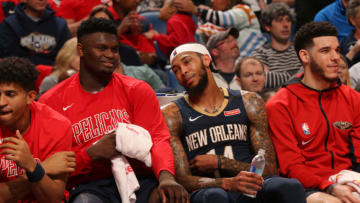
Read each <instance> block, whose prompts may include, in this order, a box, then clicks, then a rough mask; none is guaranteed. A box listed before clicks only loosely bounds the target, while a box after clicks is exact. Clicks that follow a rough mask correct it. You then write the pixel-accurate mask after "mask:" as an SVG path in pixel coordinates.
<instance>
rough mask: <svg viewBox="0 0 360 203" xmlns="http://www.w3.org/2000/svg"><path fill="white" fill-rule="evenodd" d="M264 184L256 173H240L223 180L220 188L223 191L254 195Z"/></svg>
mask: <svg viewBox="0 0 360 203" xmlns="http://www.w3.org/2000/svg"><path fill="white" fill-rule="evenodd" d="M263 184H264V179H263V178H262V177H261V176H259V175H258V174H256V173H251V172H247V171H241V172H240V173H238V175H236V176H235V177H232V178H224V179H223V183H222V188H223V189H224V190H228V191H232V192H236V193H245V194H250V195H256V192H257V191H259V190H261V188H262V185H263Z"/></svg>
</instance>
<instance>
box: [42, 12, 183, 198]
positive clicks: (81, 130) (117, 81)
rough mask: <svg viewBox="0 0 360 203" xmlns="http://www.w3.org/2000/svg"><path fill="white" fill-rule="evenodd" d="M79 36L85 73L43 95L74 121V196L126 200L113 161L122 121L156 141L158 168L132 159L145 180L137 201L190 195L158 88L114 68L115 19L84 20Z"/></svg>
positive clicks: (71, 185)
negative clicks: (178, 173)
mask: <svg viewBox="0 0 360 203" xmlns="http://www.w3.org/2000/svg"><path fill="white" fill-rule="evenodd" d="M77 35H78V51H79V54H80V71H79V73H77V74H75V75H73V76H72V77H70V78H68V79H67V80H65V81H63V82H62V83H61V84H59V85H57V86H55V87H54V88H52V89H51V90H49V91H48V92H46V93H45V94H44V95H43V96H42V97H41V98H40V101H41V102H44V103H46V104H48V105H49V106H51V107H53V108H54V109H55V110H57V111H58V112H61V113H62V114H63V115H65V116H66V117H68V118H69V119H70V120H71V123H72V129H73V137H74V141H73V150H74V151H75V153H76V161H77V164H78V166H77V168H76V171H75V172H74V173H72V174H70V178H69V185H68V188H72V190H71V191H70V201H74V202H82V201H85V200H88V199H89V200H90V201H99V202H101V201H102V202H110V201H111V202H121V198H120V195H119V193H118V192H117V187H116V183H115V181H114V178H113V175H112V172H111V162H110V160H111V159H112V158H113V157H114V156H116V155H118V154H119V152H117V151H116V149H115V133H108V132H109V131H111V130H113V129H115V127H116V125H117V123H118V122H121V123H131V124H134V125H138V126H141V127H143V128H145V129H146V130H147V131H149V133H150V135H151V138H152V142H153V145H152V148H151V151H150V152H151V157H152V168H149V167H146V166H145V164H144V163H142V162H140V161H137V160H135V159H130V158H128V160H129V163H130V164H131V166H132V168H133V169H134V172H135V174H136V176H137V178H138V179H139V184H140V189H139V190H138V191H137V192H136V196H137V197H136V198H137V201H138V202H158V201H160V199H162V200H163V201H166V200H168V201H170V202H174V201H186V200H188V194H187V192H186V191H185V190H184V189H183V187H182V186H181V185H180V184H178V183H176V181H175V179H174V177H173V175H174V158H173V155H172V152H171V148H170V144H169V137H170V135H169V130H168V129H167V127H166V124H165V121H164V119H163V117H162V115H161V111H160V107H159V103H158V101H157V99H156V96H155V93H154V92H153V90H152V89H151V87H150V86H149V85H148V84H146V83H145V82H143V81H140V80H137V79H134V78H130V77H127V76H124V75H120V74H117V73H114V70H115V69H116V68H117V67H118V63H119V52H118V45H119V42H118V38H117V30H116V27H115V25H114V23H113V22H112V21H110V20H106V19H103V18H91V19H89V20H87V21H84V22H83V23H82V24H81V25H80V27H79V30H78V32H77ZM144 99H145V100H146V101H145V100H144ZM125 198H126V197H125Z"/></svg>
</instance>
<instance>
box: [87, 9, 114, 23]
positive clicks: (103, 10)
mask: <svg viewBox="0 0 360 203" xmlns="http://www.w3.org/2000/svg"><path fill="white" fill-rule="evenodd" d="M101 12H104V13H105V14H106V15H107V16H108V17H109V19H110V20H114V15H113V14H112V13H111V12H110V11H109V10H108V9H107V8H106V7H105V6H99V7H97V8H95V9H94V10H92V11H91V13H90V15H89V17H90V18H94V16H95V15H96V14H97V13H101Z"/></svg>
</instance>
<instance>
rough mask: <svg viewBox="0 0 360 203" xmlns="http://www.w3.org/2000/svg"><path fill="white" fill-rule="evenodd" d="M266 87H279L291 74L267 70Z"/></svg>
mask: <svg viewBox="0 0 360 203" xmlns="http://www.w3.org/2000/svg"><path fill="white" fill-rule="evenodd" d="M265 77H266V80H265V88H271V89H273V88H279V87H281V85H282V84H284V83H285V82H287V81H288V80H289V79H290V78H291V75H290V74H289V73H288V72H285V71H284V72H271V71H270V72H266V74H265Z"/></svg>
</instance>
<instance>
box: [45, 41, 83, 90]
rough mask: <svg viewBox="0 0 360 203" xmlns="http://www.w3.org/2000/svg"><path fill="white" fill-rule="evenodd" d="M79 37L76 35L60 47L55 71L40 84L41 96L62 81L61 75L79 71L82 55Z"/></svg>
mask: <svg viewBox="0 0 360 203" xmlns="http://www.w3.org/2000/svg"><path fill="white" fill-rule="evenodd" d="M76 47H77V39H76V38H75V37H74V38H72V39H69V40H68V41H67V42H66V43H65V44H64V46H63V47H62V48H61V49H60V51H59V53H58V55H57V56H56V60H55V66H54V69H55V71H54V72H52V73H51V74H50V75H49V76H47V77H45V78H44V80H43V81H42V83H41V86H40V92H39V96H40V95H42V94H44V93H45V92H46V91H48V90H49V89H50V88H52V87H54V86H55V85H56V84H58V83H59V82H61V81H60V80H59V78H60V76H61V77H64V75H66V74H67V75H71V74H73V73H77V72H79V69H80V56H79V53H78V51H77V49H76Z"/></svg>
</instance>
